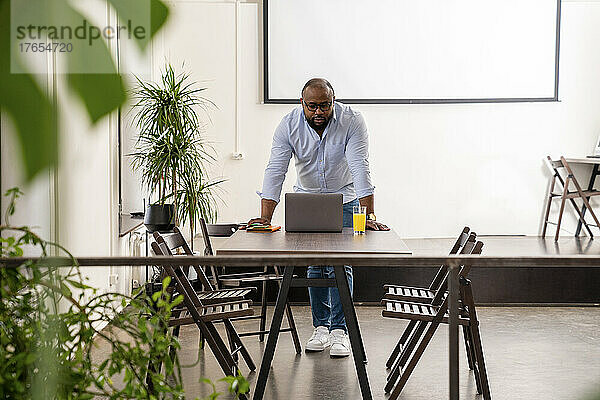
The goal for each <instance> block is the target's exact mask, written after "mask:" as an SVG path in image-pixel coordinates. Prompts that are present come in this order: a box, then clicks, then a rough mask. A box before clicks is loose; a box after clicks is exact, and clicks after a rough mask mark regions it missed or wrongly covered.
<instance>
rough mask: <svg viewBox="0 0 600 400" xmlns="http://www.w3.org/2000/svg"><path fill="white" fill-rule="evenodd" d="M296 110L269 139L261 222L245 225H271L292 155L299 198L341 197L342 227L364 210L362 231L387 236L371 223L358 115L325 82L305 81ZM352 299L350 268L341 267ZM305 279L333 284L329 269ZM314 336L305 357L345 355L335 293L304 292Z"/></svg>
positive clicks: (312, 271)
mask: <svg viewBox="0 0 600 400" xmlns="http://www.w3.org/2000/svg"><path fill="white" fill-rule="evenodd" d="M300 103H301V104H300V105H299V106H298V107H296V108H295V109H294V110H292V112H290V113H289V114H287V115H286V116H285V117H283V119H282V120H281V123H280V124H279V126H278V127H277V129H276V130H275V134H274V136H273V145H272V147H271V158H270V159H269V164H268V165H267V168H266V170H265V176H264V181H263V190H262V193H261V217H260V218H255V219H252V220H250V221H249V222H248V223H249V224H250V223H253V222H260V223H264V224H270V223H271V217H272V216H273V211H275V207H276V206H277V203H278V202H279V199H280V196H281V187H282V185H283V181H284V179H285V174H286V172H287V170H288V165H289V162H290V159H291V157H292V154H293V155H294V158H295V161H296V170H297V174H298V177H297V182H296V185H295V186H294V191H295V192H299V193H342V194H343V197H344V206H343V210H344V213H343V214H344V226H345V227H351V226H352V207H353V206H355V205H356V206H357V205H359V203H360V205H362V206H366V207H367V225H366V227H367V229H371V230H389V228H388V227H387V226H385V225H384V224H382V223H379V222H376V218H375V213H374V208H373V205H374V196H373V192H374V189H375V187H374V186H373V185H372V183H371V174H370V172H369V160H368V157H369V153H368V150H369V137H368V134H367V127H366V125H365V121H364V119H363V117H362V115H361V114H360V113H359V112H358V111H355V110H352V109H351V108H350V107H348V106H346V105H344V104H341V103H336V102H335V95H334V91H333V87H332V86H331V84H330V83H329V82H328V81H326V80H325V79H318V78H315V79H311V80H309V81H308V82H306V84H305V85H304V88H303V89H302V98H301V99H300ZM346 275H347V277H348V283H349V286H350V292H351V293H352V289H353V287H352V267H351V266H346ZM307 277H308V278H334V277H335V275H334V270H333V267H331V266H311V267H308V272H307ZM308 292H309V296H310V305H311V309H312V318H313V326H314V328H315V329H314V332H313V334H312V336H311V338H310V339H309V341H308V343H307V344H306V350H307V351H323V350H325V349H326V348H327V347H329V346H331V348H330V350H329V354H330V356H331V357H347V356H349V355H350V343H349V341H348V333H347V329H346V321H345V319H344V312H343V310H342V304H341V301H340V295H339V293H338V289H337V288H335V287H329V288H328V287H309V288H308Z"/></svg>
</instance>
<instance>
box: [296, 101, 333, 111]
mask: <svg viewBox="0 0 600 400" xmlns="http://www.w3.org/2000/svg"><path fill="white" fill-rule="evenodd" d="M302 102H303V103H304V105H305V106H306V108H308V110H309V111H313V112H314V111H317V108H320V109H321V111H329V109H330V108H331V105H332V104H333V101H329V102H327V103H321V104H317V103H310V104H309V103H307V102H305V101H304V100H302Z"/></svg>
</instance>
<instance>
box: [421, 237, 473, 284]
mask: <svg viewBox="0 0 600 400" xmlns="http://www.w3.org/2000/svg"><path fill="white" fill-rule="evenodd" d="M469 231H470V228H469V227H468V226H465V227H464V228H463V230H462V232H461V233H460V235H458V238H457V239H456V242H454V245H453V246H452V249H450V254H456V253H458V252H459V251H460V250H461V249H462V247H463V246H464V245H465V243H466V242H467V240H468V238H469ZM447 271H448V266H447V265H442V266H441V267H440V268H439V269H438V271H437V273H436V274H435V277H434V278H433V280H432V281H431V284H429V289H430V290H437V289H438V288H439V287H440V285H441V283H442V281H443V280H444V277H445V276H446V272H447Z"/></svg>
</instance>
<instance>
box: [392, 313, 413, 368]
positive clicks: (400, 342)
mask: <svg viewBox="0 0 600 400" xmlns="http://www.w3.org/2000/svg"><path fill="white" fill-rule="evenodd" d="M415 325H417V321H410V322H409V323H408V326H407V327H406V328H405V329H404V332H402V336H401V337H400V339H399V340H398V343H396V347H394V350H392V354H390V356H389V358H388V359H387V361H386V363H385V366H386V368H392V366H393V365H394V363H395V361H396V359H397V358H398V355H399V354H400V352H401V351H402V347H403V346H404V345H405V344H406V341H407V340H408V338H409V337H410V334H411V332H412V331H413V329H414V328H415Z"/></svg>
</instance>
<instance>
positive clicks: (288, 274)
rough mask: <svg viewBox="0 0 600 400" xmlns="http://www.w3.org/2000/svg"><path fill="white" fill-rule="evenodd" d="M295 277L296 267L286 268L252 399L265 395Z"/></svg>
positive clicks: (259, 399)
mask: <svg viewBox="0 0 600 400" xmlns="http://www.w3.org/2000/svg"><path fill="white" fill-rule="evenodd" d="M293 275H294V267H285V270H284V272H283V280H282V282H281V286H280V287H279V293H278V294H277V303H275V311H274V312H273V319H272V320H271V326H270V328H269V336H268V337H267V346H266V347H265V353H264V355H263V359H262V362H261V364H260V372H259V373H258V379H257V380H256V388H255V389H254V396H253V397H252V399H253V400H261V399H262V398H263V396H264V394H265V387H266V385H267V378H268V377H269V369H271V363H272V362H273V356H274V355H275V347H276V346H277V339H278V338H279V329H281V322H282V321H283V314H284V312H285V305H286V303H287V298H288V294H289V292H290V285H291V283H292V276H293ZM346 287H348V285H346Z"/></svg>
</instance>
